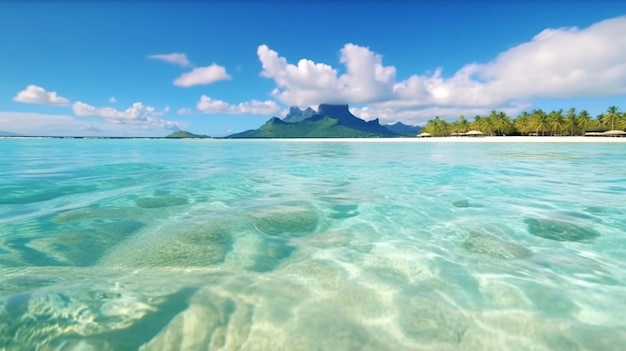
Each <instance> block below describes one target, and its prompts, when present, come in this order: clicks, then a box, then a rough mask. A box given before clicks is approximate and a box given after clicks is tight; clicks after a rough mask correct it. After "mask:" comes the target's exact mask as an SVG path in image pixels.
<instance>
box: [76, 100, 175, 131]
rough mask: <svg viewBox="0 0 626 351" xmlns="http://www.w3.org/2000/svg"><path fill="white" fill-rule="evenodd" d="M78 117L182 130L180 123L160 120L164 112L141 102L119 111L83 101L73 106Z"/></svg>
mask: <svg viewBox="0 0 626 351" xmlns="http://www.w3.org/2000/svg"><path fill="white" fill-rule="evenodd" d="M72 109H73V110H74V113H75V114H76V116H79V117H100V118H104V119H106V120H107V121H109V122H113V123H117V124H136V125H139V124H145V125H152V126H157V127H159V128H164V129H181V125H180V124H179V123H178V122H173V121H167V120H163V119H160V118H159V116H161V115H163V113H164V112H158V111H156V109H155V108H154V107H152V106H145V105H144V104H142V103H141V102H136V103H134V104H133V105H132V106H131V107H129V108H127V109H125V110H117V109H115V108H113V107H99V108H98V107H94V106H91V105H89V104H86V103H84V102H81V101H76V102H75V103H74V104H73V105H72Z"/></svg>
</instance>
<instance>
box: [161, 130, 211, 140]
mask: <svg viewBox="0 0 626 351" xmlns="http://www.w3.org/2000/svg"><path fill="white" fill-rule="evenodd" d="M165 137H166V138H169V139H206V138H211V137H210V136H208V135H200V134H193V133H190V132H187V131H184V130H179V131H177V132H174V133H171V134H168V135H166V136H165Z"/></svg>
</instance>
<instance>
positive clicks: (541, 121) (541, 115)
mask: <svg viewBox="0 0 626 351" xmlns="http://www.w3.org/2000/svg"><path fill="white" fill-rule="evenodd" d="M530 124H531V126H532V129H533V130H534V131H535V132H536V133H537V135H539V132H541V135H545V133H546V131H548V129H549V128H550V125H549V123H548V115H546V113H545V112H543V110H542V109H536V110H533V111H532V112H531V117H530Z"/></svg>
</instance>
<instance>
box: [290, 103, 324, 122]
mask: <svg viewBox="0 0 626 351" xmlns="http://www.w3.org/2000/svg"><path fill="white" fill-rule="evenodd" d="M316 114H317V112H315V110H314V109H312V108H310V107H307V108H306V109H304V110H301V109H300V108H298V107H296V106H292V107H290V108H289V113H287V116H285V118H283V121H285V122H291V123H294V122H300V121H303V120H305V119H307V118H309V117H313V116H315V115H316Z"/></svg>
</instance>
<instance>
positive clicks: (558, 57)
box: [0, 0, 626, 136]
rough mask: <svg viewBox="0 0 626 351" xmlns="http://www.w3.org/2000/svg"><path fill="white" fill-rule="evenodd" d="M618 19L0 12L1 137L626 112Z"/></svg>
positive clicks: (550, 5) (543, 14)
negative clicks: (311, 119)
mask: <svg viewBox="0 0 626 351" xmlns="http://www.w3.org/2000/svg"><path fill="white" fill-rule="evenodd" d="M625 15H626V2H620V1H606V2H601V1H600V2H598V1H596V2H592V1H572V2H565V1H554V2H540V1H530V0H529V1H519V2H498V1H482V2H479V1H465V2H463V1H426V0H425V1H416V2H412V1H388V2H382V1H380V2H379V1H362V2H331V1H330V0H324V1H309V2H304V1H296V2H292V1H286V0H279V1H251V0H249V1H231V2H226V1H206V2H205V1H178V2H176V1H165V0H164V1H152V2H151V1H127V2H123V1H90V2H79V1H47V2H44V1H22V2H20V1H17V0H13V1H11V0H10V1H4V2H0V30H1V32H2V33H3V35H2V36H0V47H2V54H1V55H0V83H1V84H0V131H9V132H15V133H20V134H27V135H41V134H48V135H138V136H148V135H151V136H162V135H165V134H167V133H169V132H170V131H171V130H175V129H177V128H182V129H186V130H190V131H192V132H195V133H202V134H208V135H211V136H223V135H227V134H230V133H233V132H238V131H243V130H246V129H253V128H257V127H259V126H260V125H261V124H263V123H264V122H265V121H266V120H267V119H269V118H270V117H271V116H272V115H278V116H281V117H282V116H283V114H284V111H285V109H287V108H288V107H289V106H291V105H298V106H300V107H305V106H312V107H313V108H317V105H318V104H320V103H324V102H330V103H349V104H350V106H351V107H352V110H353V112H354V113H355V114H356V115H357V116H360V117H362V118H364V119H373V118H380V120H381V122H382V123H393V122H396V121H402V122H405V123H410V124H423V123H424V122H426V121H427V120H428V119H430V118H433V117H434V116H435V115H438V116H441V117H443V118H446V119H455V118H456V117H458V115H460V114H463V115H465V116H470V117H473V116H474V115H476V114H482V113H487V112H488V111H490V110H492V109H497V110H503V111H505V112H507V113H510V114H512V115H513V116H515V115H516V114H518V113H519V112H521V111H523V110H531V109H533V108H543V109H547V110H551V109H558V108H564V109H567V108H568V107H570V106H574V107H577V108H578V109H579V110H580V109H587V110H588V111H589V112H590V113H591V114H592V115H594V116H595V115H597V114H599V113H601V112H603V111H604V110H606V108H607V107H608V106H610V105H617V106H619V107H621V108H622V110H624V109H626V98H625V96H626V94H625V93H626V66H624V63H625V62H626V17H623V16H625ZM173 54H176V55H173ZM300 60H303V61H300ZM299 61H300V62H299ZM52 93H54V94H52Z"/></svg>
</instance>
